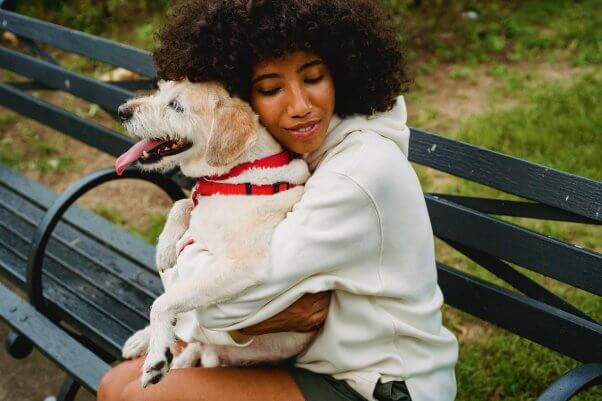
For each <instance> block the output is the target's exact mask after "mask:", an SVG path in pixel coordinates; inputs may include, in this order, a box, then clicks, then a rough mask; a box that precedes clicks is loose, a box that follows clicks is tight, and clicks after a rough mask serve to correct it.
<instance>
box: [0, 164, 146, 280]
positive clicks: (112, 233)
mask: <svg viewBox="0 0 602 401" xmlns="http://www.w3.org/2000/svg"><path fill="white" fill-rule="evenodd" d="M0 183H3V184H4V185H5V186H6V187H7V188H10V190H11V191H14V193H16V194H18V195H19V196H20V197H22V198H23V199H25V200H26V202H27V203H30V204H32V205H36V206H38V207H40V208H41V209H42V210H44V211H46V210H48V208H49V207H50V205H52V204H53V203H54V201H55V200H56V197H57V196H56V194H55V193H54V192H52V191H51V190H50V189H48V188H46V187H45V186H43V185H41V184H39V183H38V182H36V181H34V180H31V179H29V178H27V177H25V176H24V175H22V174H19V173H17V172H16V171H14V170H12V169H11V168H10V167H8V166H6V165H5V164H3V163H0ZM63 217H64V218H63V220H64V221H66V222H67V223H69V224H70V225H71V226H74V227H75V226H77V227H78V229H79V230H80V231H82V232H83V233H85V234H87V235H89V236H91V237H94V238H96V240H97V241H98V240H100V242H101V243H103V245H104V246H105V247H107V248H109V249H113V250H115V251H116V252H118V253H120V254H121V255H123V256H124V258H127V259H129V260H131V261H132V262H133V263H137V264H140V265H141V266H142V267H143V268H146V269H148V271H149V272H151V273H153V274H154V275H156V274H157V270H156V269H155V267H154V266H155V256H154V255H155V248H154V247H153V246H151V245H150V244H148V243H146V242H144V241H143V240H141V239H140V238H138V237H136V236H134V235H132V234H130V233H129V232H127V231H125V230H123V229H121V228H119V227H117V226H115V225H114V224H112V223H110V222H108V221H107V220H106V219H104V218H102V217H100V216H98V215H97V214H95V213H92V212H90V211H88V210H85V209H82V208H80V207H78V206H74V207H71V208H70V209H69V210H68V211H67V212H66V213H65V215H64V216H63Z"/></svg>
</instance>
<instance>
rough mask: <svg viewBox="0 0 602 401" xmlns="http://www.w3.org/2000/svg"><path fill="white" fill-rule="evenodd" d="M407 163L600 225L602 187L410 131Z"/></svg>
mask: <svg viewBox="0 0 602 401" xmlns="http://www.w3.org/2000/svg"><path fill="white" fill-rule="evenodd" d="M409 159H410V161H413V162H416V163H418V164H423V165H425V166H428V167H432V168H435V169H437V170H440V171H444V172H447V173H449V174H452V175H455V176H458V177H462V178H466V179H468V180H471V181H474V182H478V183H480V184H484V185H487V186H489V187H493V188H497V189H499V190H501V191H504V192H508V193H511V194H514V195H518V196H520V197H523V198H526V199H530V200H533V201H537V202H541V203H544V204H546V205H551V206H555V207H557V208H560V209H562V210H566V211H568V212H571V213H577V214H579V215H581V216H585V217H588V218H590V219H593V220H596V221H602V183H601V182H597V181H593V180H589V179H587V178H583V177H578V176H576V175H572V174H568V173H564V172H562V171H559V170H555V169H552V168H548V167H545V166H542V165H539V164H535V163H532V162H529V161H525V160H521V159H518V158H515V157H511V156H507V155H504V154H502V153H498V152H494V151H491V150H488V149H485V148H481V147H478V146H474V145H470V144H467V143H463V142H459V141H455V140H452V139H448V138H445V137H442V136H439V135H435V134H431V133H428V132H425V131H421V130H418V129H414V128H412V129H411V136H410V150H409Z"/></svg>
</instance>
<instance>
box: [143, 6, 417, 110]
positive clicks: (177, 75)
mask: <svg viewBox="0 0 602 401" xmlns="http://www.w3.org/2000/svg"><path fill="white" fill-rule="evenodd" d="M157 38H158V39H159V42H160V44H159V46H158V48H157V49H156V50H155V51H154V52H153V58H154V61H155V64H156V66H157V76H158V78H160V79H166V80H181V79H184V78H188V79H189V80H190V81H191V82H202V81H211V80H215V81H219V82H221V83H222V84H223V85H224V86H225V87H226V89H227V90H228V91H229V92H230V93H231V94H234V95H238V96H240V97H241V98H242V99H243V100H246V101H250V94H251V74H252V68H253V65H254V63H256V62H257V61H259V60H261V59H262V58H264V57H278V56H282V55H285V54H286V53H288V52H292V51H296V50H305V51H315V52H316V53H318V54H319V55H320V56H321V57H322V58H323V59H324V62H325V63H326V64H327V65H328V67H329V68H330V70H331V72H332V76H333V79H334V84H335V113H336V114H338V115H339V116H341V117H345V116H347V115H351V114H355V113H360V114H367V115H370V114H372V113H374V112H379V111H386V110H389V109H390V108H391V107H393V105H394V104H395V98H396V97H397V96H398V95H399V94H400V93H402V92H403V91H405V90H406V89H407V84H408V79H407V75H406V71H405V68H404V59H403V56H402V51H401V45H400V43H399V41H398V39H397V33H396V31H395V29H394V27H393V25H392V23H391V22H390V19H388V18H387V16H386V15H385V13H384V11H383V9H382V7H381V6H380V4H378V1H376V0H374V1H371V0H263V1H259V0H255V1H254V0H192V1H186V2H185V3H183V4H180V5H179V6H178V7H177V8H175V9H174V11H173V13H171V15H170V16H169V19H168V21H167V23H166V25H165V26H164V27H163V28H162V29H161V30H160V32H159V33H158V34H157Z"/></svg>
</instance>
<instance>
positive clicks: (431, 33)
mask: <svg viewBox="0 0 602 401" xmlns="http://www.w3.org/2000/svg"><path fill="white" fill-rule="evenodd" d="M383 3H384V4H385V5H386V6H387V8H388V9H389V10H390V12H391V13H392V14H393V17H394V21H396V24H397V25H398V26H399V30H400V32H402V35H401V36H402V37H404V38H405V40H406V42H407V49H408V50H407V53H408V54H409V56H410V58H412V59H419V61H420V62H421V63H423V62H425V57H424V56H425V55H426V56H427V57H426V59H427V60H428V61H427V62H434V63H440V62H460V63H469V64H476V63H481V62H488V61H503V62H510V63H513V62H517V61H521V60H547V61H556V60H559V59H561V60H566V61H569V62H570V63H571V64H574V65H586V64H601V63H602V30H601V29H600V28H599V27H600V25H601V24H602V13H600V11H599V10H600V9H601V8H602V2H601V1H600V0H583V1H578V2H576V1H571V0H555V1H538V0H522V1H521V0H511V1H504V2H501V1H480V2H475V1H471V0H459V1H454V2H445V3H441V2H440V1H435V0H431V1H427V0H423V1H421V2H412V1H409V0H383ZM416 3H419V5H416ZM467 13H473V14H474V15H476V16H477V18H476V19H471V18H468V16H467Z"/></svg>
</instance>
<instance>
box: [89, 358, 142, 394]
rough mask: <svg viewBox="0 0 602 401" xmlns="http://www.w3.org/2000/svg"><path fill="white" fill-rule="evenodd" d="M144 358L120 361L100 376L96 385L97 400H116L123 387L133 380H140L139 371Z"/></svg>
mask: <svg viewBox="0 0 602 401" xmlns="http://www.w3.org/2000/svg"><path fill="white" fill-rule="evenodd" d="M143 363H144V358H138V359H134V360H131V361H124V362H121V363H120V364H119V365H116V366H114V367H113V368H111V370H109V371H108V372H107V373H106V374H105V375H104V377H103V378H102V380H101V382H100V385H99V386H98V395H97V400H98V401H112V400H118V399H119V397H120V395H121V392H122V391H123V389H124V388H125V387H126V386H127V385H128V384H130V383H131V382H132V381H133V380H136V379H138V381H140V371H141V370H142V364H143Z"/></svg>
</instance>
